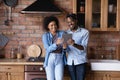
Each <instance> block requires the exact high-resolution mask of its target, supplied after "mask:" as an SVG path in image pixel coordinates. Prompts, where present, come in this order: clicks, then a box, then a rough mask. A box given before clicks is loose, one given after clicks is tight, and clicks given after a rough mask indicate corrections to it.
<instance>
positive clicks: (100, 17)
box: [85, 0, 120, 31]
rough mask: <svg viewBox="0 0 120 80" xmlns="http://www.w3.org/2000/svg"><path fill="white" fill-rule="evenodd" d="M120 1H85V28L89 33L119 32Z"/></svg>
mask: <svg viewBox="0 0 120 80" xmlns="http://www.w3.org/2000/svg"><path fill="white" fill-rule="evenodd" d="M119 22H120V0H86V18H85V23H86V27H87V28H88V29H89V30H91V31H119V29H120V24H119Z"/></svg>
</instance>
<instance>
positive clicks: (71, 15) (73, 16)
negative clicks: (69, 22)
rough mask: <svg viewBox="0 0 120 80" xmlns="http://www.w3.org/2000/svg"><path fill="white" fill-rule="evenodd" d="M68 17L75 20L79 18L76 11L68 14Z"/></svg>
mask: <svg viewBox="0 0 120 80" xmlns="http://www.w3.org/2000/svg"><path fill="white" fill-rule="evenodd" d="M68 17H69V18H71V19H73V20H77V15H76V14H74V13H69V14H67V16H66V18H68Z"/></svg>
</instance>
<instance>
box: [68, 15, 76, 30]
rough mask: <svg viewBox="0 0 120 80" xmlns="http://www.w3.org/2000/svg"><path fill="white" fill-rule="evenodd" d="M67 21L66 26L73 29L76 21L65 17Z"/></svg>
mask: <svg viewBox="0 0 120 80" xmlns="http://www.w3.org/2000/svg"><path fill="white" fill-rule="evenodd" d="M67 23H68V27H69V28H70V30H75V29H76V26H77V21H76V20H74V19H72V18H70V17H68V18H67Z"/></svg>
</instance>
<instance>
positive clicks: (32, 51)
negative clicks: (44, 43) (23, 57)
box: [27, 44, 41, 58]
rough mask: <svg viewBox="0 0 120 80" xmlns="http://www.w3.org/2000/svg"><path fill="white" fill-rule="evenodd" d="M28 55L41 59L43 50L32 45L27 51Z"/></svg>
mask: <svg viewBox="0 0 120 80" xmlns="http://www.w3.org/2000/svg"><path fill="white" fill-rule="evenodd" d="M27 54H28V56H29V57H34V58H36V57H39V56H40V55H41V48H40V46H38V45H36V44H32V45H30V46H29V47H28V49H27Z"/></svg>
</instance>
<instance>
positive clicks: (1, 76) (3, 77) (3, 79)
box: [0, 72, 7, 80]
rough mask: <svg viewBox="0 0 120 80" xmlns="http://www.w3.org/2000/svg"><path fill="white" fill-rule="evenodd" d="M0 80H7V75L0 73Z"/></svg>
mask: <svg viewBox="0 0 120 80" xmlns="http://www.w3.org/2000/svg"><path fill="white" fill-rule="evenodd" d="M0 80H7V73H5V72H0Z"/></svg>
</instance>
